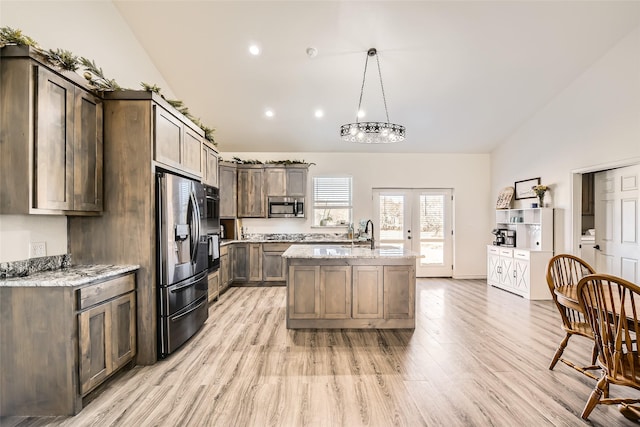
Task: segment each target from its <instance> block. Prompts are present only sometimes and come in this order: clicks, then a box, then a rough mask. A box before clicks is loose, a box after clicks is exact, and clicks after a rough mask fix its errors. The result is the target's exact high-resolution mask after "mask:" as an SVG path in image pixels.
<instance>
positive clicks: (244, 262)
mask: <svg viewBox="0 0 640 427" xmlns="http://www.w3.org/2000/svg"><path fill="white" fill-rule="evenodd" d="M229 256H230V260H231V275H232V277H231V280H234V281H238V282H247V281H248V280H249V246H248V245H246V244H241V245H238V244H236V245H233V246H232V247H231V248H230V249H229Z"/></svg>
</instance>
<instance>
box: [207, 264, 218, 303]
mask: <svg viewBox="0 0 640 427" xmlns="http://www.w3.org/2000/svg"><path fill="white" fill-rule="evenodd" d="M207 281H208V285H209V288H208V295H209V298H208V301H209V302H211V301H213V300H214V299H216V298H217V297H218V295H219V294H220V270H218V271H215V272H213V273H209V277H208V280H207Z"/></svg>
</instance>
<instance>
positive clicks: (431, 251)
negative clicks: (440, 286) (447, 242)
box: [420, 242, 444, 265]
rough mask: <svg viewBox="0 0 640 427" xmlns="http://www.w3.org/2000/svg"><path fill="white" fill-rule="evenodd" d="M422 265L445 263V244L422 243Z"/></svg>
mask: <svg viewBox="0 0 640 427" xmlns="http://www.w3.org/2000/svg"><path fill="white" fill-rule="evenodd" d="M420 254H422V255H423V256H424V258H420V265H430V264H438V265H441V264H443V263H444V242H420Z"/></svg>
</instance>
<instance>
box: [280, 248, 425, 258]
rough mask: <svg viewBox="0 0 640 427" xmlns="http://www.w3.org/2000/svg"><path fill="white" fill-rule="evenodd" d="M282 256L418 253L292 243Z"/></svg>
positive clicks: (403, 255)
mask: <svg viewBox="0 0 640 427" xmlns="http://www.w3.org/2000/svg"><path fill="white" fill-rule="evenodd" d="M282 256H283V258H306V259H314V258H316V259H327V258H360V259H364V258H369V259H376V258H388V259H402V258H419V257H420V255H419V254H417V253H415V252H413V251H410V250H406V249H402V248H397V247H393V246H388V247H384V246H383V247H380V248H376V249H373V250H372V249H371V248H369V247H362V246H352V245H292V246H291V247H289V249H287V250H286V251H285V252H284V253H283V254H282Z"/></svg>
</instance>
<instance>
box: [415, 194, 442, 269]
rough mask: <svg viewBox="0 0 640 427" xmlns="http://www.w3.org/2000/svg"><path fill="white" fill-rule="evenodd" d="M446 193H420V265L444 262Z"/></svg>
mask: <svg viewBox="0 0 640 427" xmlns="http://www.w3.org/2000/svg"><path fill="white" fill-rule="evenodd" d="M444 225H445V224H444V195H443V194H433V195H430V194H421V195H420V254H421V255H422V256H423V257H424V258H421V259H420V265H433V264H438V265H441V264H442V263H443V262H444V242H443V239H444Z"/></svg>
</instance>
